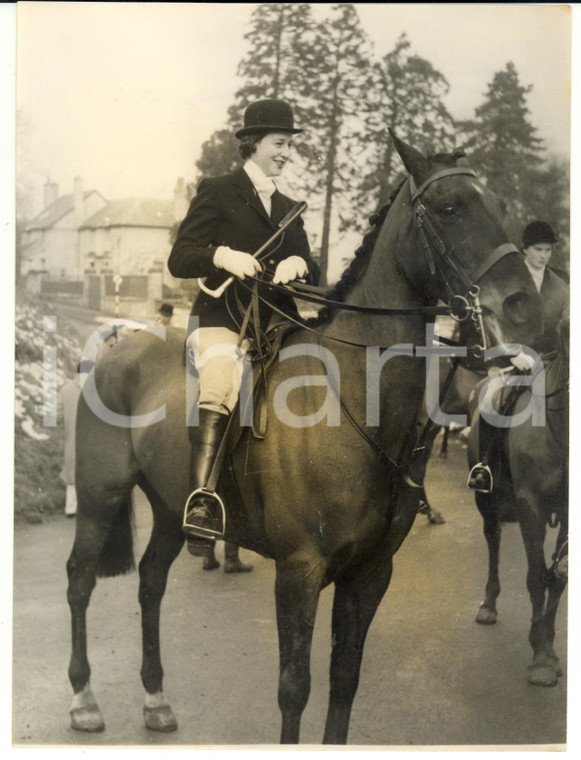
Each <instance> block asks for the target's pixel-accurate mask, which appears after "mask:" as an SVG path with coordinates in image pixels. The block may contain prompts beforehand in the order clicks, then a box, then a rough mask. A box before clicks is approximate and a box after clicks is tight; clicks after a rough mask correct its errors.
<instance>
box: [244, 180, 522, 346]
mask: <svg viewBox="0 0 581 760" xmlns="http://www.w3.org/2000/svg"><path fill="white" fill-rule="evenodd" d="M454 175H467V176H470V177H474V178H476V179H477V175H476V172H474V170H473V169H470V168H469V167H460V166H458V167H451V168H449V169H442V170H441V171H439V172H436V173H435V174H433V175H432V176H431V177H428V179H427V180H425V182H423V183H422V184H421V185H420V187H419V188H416V184H415V182H414V179H413V177H411V176H410V178H409V181H410V190H411V203H412V207H413V210H414V215H415V219H416V224H417V226H418V230H419V234H420V238H421V241H422V246H423V249H424V253H425V257H426V260H427V263H428V268H429V271H430V274H431V275H432V276H436V275H439V276H440V278H441V280H442V282H443V284H444V287H445V289H446V292H447V295H448V303H447V305H445V306H419V307H410V308H403V307H402V308H389V307H380V306H364V305H358V304H347V303H343V302H342V301H334V300H331V299H329V298H327V297H326V295H324V294H325V293H326V292H327V291H325V289H324V288H317V287H314V286H311V285H305V284H303V283H300V282H293V283H291V284H290V285H275V284H274V283H272V282H269V283H268V287H269V288H271V289H274V290H278V291H281V292H284V293H287V294H290V295H292V296H294V297H295V298H300V299H302V300H304V301H308V302H311V303H316V304H318V305H320V306H323V307H328V308H332V309H340V310H343V311H354V312H358V313H362V314H377V315H392V316H440V315H448V316H451V317H452V318H453V319H454V320H455V321H457V322H459V323H462V322H465V321H466V320H468V319H471V320H472V322H473V323H474V327H475V328H476V331H477V334H478V336H479V338H480V341H481V342H480V343H479V344H478V343H477V344H475V345H472V346H467V349H468V350H470V351H472V352H473V355H474V357H475V358H482V356H483V355H484V351H485V350H486V348H487V341H486V332H485V329H484V322H483V313H482V307H481V305H480V299H479V294H480V287H479V286H478V284H477V283H478V281H479V280H480V279H481V278H482V277H483V276H484V275H485V274H486V272H488V271H489V270H490V269H491V268H492V267H493V266H494V265H495V264H496V263H497V262H498V261H499V260H500V259H501V258H503V257H504V256H506V255H507V254H509V253H518V249H517V248H516V246H514V245H513V244H512V243H502V244H501V245H499V246H497V247H496V248H494V249H493V250H492V251H491V252H490V253H489V254H488V255H487V256H486V257H485V258H484V260H483V261H482V262H480V263H479V264H478V265H477V266H476V267H475V268H474V269H473V270H472V271H471V272H468V271H467V270H466V269H465V268H464V267H463V266H462V264H460V262H458V261H457V260H455V258H454V257H453V255H452V252H451V250H450V249H449V248H448V246H447V245H446V243H445V241H444V240H443V239H442V237H441V236H440V234H439V233H438V231H437V229H436V227H435V226H434V224H433V223H432V221H431V219H430V215H429V213H428V210H427V208H426V207H425V205H424V204H423V203H422V195H423V193H424V192H425V190H426V189H427V188H428V187H429V186H430V185H431V184H432V183H433V182H436V181H438V180H440V179H443V178H445V177H450V176H454ZM446 270H447V271H448V272H451V273H452V274H454V275H455V276H456V278H457V279H458V280H459V281H460V282H461V283H462V285H463V287H464V289H465V294H466V295H459V294H457V293H455V292H454V288H453V287H452V285H451V284H450V282H449V279H448V276H447V271H446ZM248 279H250V280H252V281H253V285H252V286H249V285H248V284H246V283H245V282H244V281H243V280H239V281H238V283H239V284H240V285H242V286H243V287H245V288H246V289H247V290H252V291H253V292H255V289H256V287H257V285H258V284H263V283H264V282H265V281H264V280H263V279H261V278H257V277H249V278H248ZM256 299H258V300H260V301H262V302H263V303H265V304H266V305H268V306H269V307H270V308H271V309H272V310H273V311H275V312H276V313H278V314H280V315H281V316H283V317H285V318H286V319H289V320H290V321H291V322H293V323H295V324H297V325H299V326H300V327H302V328H305V329H307V330H308V331H309V332H313V333H315V334H316V335H319V336H320V337H321V338H324V339H326V340H331V341H334V342H337V343H342V344H344V345H349V346H353V347H357V348H365V347H366V344H362V343H356V342H353V341H348V340H345V339H343V338H334V337H332V336H330V335H326V334H325V335H323V334H322V333H321V332H320V331H318V330H315V329H313V328H312V327H310V326H309V325H307V324H306V322H305V321H304V320H300V319H299V320H297V319H295V318H294V317H290V316H289V315H288V314H285V313H284V312H283V311H282V310H280V309H278V308H277V307H276V306H274V304H272V303H271V302H270V301H269V300H268V299H267V298H264V297H263V296H261V295H258V293H255V296H254V298H253V300H254V302H256ZM251 303H252V302H251ZM248 308H251V307H250V306H249V307H248ZM231 316H233V315H232V314H231ZM235 321H236V320H235ZM247 321H248V320H247V318H246V319H245V323H247ZM256 337H257V338H258V336H256ZM438 340H439V341H440V342H441V343H445V344H447V345H452V346H459V345H461V344H460V343H458V342H457V341H453V340H450V339H447V338H442V337H438Z"/></svg>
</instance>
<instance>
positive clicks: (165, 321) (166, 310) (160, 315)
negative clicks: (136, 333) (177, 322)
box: [153, 303, 173, 327]
mask: <svg viewBox="0 0 581 760" xmlns="http://www.w3.org/2000/svg"><path fill="white" fill-rule="evenodd" d="M172 317H173V306H172V305H171V303H162V305H161V306H160V307H159V311H158V312H157V316H156V317H155V319H154V321H153V324H154V325H163V327H167V326H168V325H169V324H171V320H172Z"/></svg>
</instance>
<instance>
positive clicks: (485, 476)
mask: <svg viewBox="0 0 581 760" xmlns="http://www.w3.org/2000/svg"><path fill="white" fill-rule="evenodd" d="M556 242H557V238H556V237H555V233H554V232H553V229H552V227H551V225H550V224H548V223H547V222H543V221H538V220H536V221H534V222H531V223H530V224H527V226H526V227H525V228H524V230H523V235H522V252H523V255H524V258H525V264H526V266H527V269H528V270H529V272H530V273H531V277H532V278H533V282H534V283H535V286H536V288H537V290H538V292H539V294H540V296H541V303H542V311H543V314H542V327H541V334H540V336H539V337H538V338H537V340H536V341H535V344H534V345H533V346H531V348H532V349H533V350H534V351H535V352H536V353H538V354H540V356H541V358H543V357H545V356H547V355H548V354H551V353H552V352H554V351H556V350H557V348H558V342H559V339H558V334H557V325H558V324H559V321H560V319H561V316H562V314H563V311H564V309H565V308H566V307H567V306H568V304H569V286H568V285H567V283H566V282H565V281H564V280H563V279H562V278H561V277H560V276H559V275H558V274H556V273H555V272H554V271H553V270H552V269H550V268H549V266H548V264H549V261H550V260H551V256H552V254H553V246H554V245H555V243H556ZM533 363H534V360H533V357H532V356H531V355H530V354H527V353H526V352H525V351H521V352H520V353H519V354H517V355H516V356H513V357H512V359H511V364H512V365H513V370H512V371H513V372H514V371H515V370H516V371H519V372H524V373H529V372H531V370H532V368H533ZM477 387H479V386H477ZM510 396H511V394H509V395H508V397H507V399H506V403H509V399H510ZM478 417H479V419H478V426H479V429H478V440H479V444H478V445H479V452H480V453H481V455H482V459H481V460H480V461H479V462H478V463H477V464H475V465H474V466H473V467H472V469H471V470H470V474H469V476H468V484H467V485H468V488H472V489H473V490H475V491H480V492H481V493H491V491H492V488H493V482H494V480H493V472H492V470H493V469H494V468H493V467H492V465H491V461H492V458H493V456H494V455H495V453H496V450H497V448H498V440H497V439H499V438H500V436H501V435H502V429H498V428H494V427H493V426H492V425H490V424H489V423H488V422H486V421H485V420H484V419H483V418H482V417H481V416H480V415H478ZM496 431H498V432H496Z"/></svg>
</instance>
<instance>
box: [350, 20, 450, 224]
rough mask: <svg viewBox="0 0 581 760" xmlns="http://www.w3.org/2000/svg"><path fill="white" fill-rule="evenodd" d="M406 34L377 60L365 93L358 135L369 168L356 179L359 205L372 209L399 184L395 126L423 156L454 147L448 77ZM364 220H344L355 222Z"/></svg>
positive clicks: (368, 209)
mask: <svg viewBox="0 0 581 760" xmlns="http://www.w3.org/2000/svg"><path fill="white" fill-rule="evenodd" d="M410 48H411V43H410V41H409V39H408V37H407V35H406V34H405V33H404V34H402V35H401V36H400V37H399V38H398V40H397V41H396V44H395V47H394V48H393V50H391V51H390V52H389V53H387V55H385V56H384V57H383V59H382V60H381V61H380V62H378V63H376V64H374V67H373V84H372V87H371V88H370V89H369V92H368V93H367V95H366V103H365V123H364V125H363V129H362V132H361V134H360V135H359V139H360V141H361V144H362V145H363V144H364V145H366V146H367V153H366V159H365V161H366V165H367V166H368V167H369V171H367V172H366V173H365V174H364V175H363V176H362V177H361V178H360V179H359V183H358V185H359V186H358V191H357V196H356V198H357V200H356V204H355V205H356V207H357V208H358V209H367V212H372V211H373V210H375V209H376V208H377V207H379V206H380V205H382V204H384V203H385V202H386V201H387V198H388V197H389V194H390V192H391V191H392V190H393V188H394V186H395V185H396V184H397V183H398V181H399V179H400V174H401V162H400V160H399V158H398V156H397V154H396V151H395V149H394V147H393V142H392V140H391V138H390V137H389V134H388V128H389V127H392V128H393V129H395V130H396V132H397V134H398V136H400V137H401V138H402V139H403V140H406V141H409V142H411V143H412V144H413V145H414V146H415V147H417V148H418V149H419V150H421V151H422V152H423V153H424V154H431V153H432V154H433V153H437V152H442V151H444V150H447V149H452V148H454V147H456V146H455V137H454V122H453V119H452V117H451V116H450V114H449V113H448V111H447V109H446V107H445V105H444V103H443V98H444V97H445V95H446V94H447V93H448V91H449V84H448V82H447V80H446V78H445V77H444V76H443V75H442V74H441V73H440V72H439V71H437V70H436V69H435V68H434V67H433V66H432V64H431V63H430V62H429V61H427V60H426V59H425V58H421V57H420V56H418V55H415V54H411V52H410ZM364 218H365V214H360V215H359V217H358V218H352V219H348V220H347V219H345V220H344V222H345V221H348V222H349V223H350V224H351V225H353V224H357V225H358V226H359V223H360V222H361V220H362V219H364Z"/></svg>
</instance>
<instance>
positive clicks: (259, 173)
mask: <svg viewBox="0 0 581 760" xmlns="http://www.w3.org/2000/svg"><path fill="white" fill-rule="evenodd" d="M243 168H244V171H245V172H246V174H248V176H249V177H250V181H251V182H252V184H253V185H254V187H255V188H256V189H257V190H258V191H259V192H260V191H261V190H263V191H265V192H270V194H271V195H272V193H274V191H275V190H276V184H275V182H274V180H273V179H272V177H268V176H267V175H266V174H265V173H264V171H263V170H262V169H261V167H260V166H259V165H258V164H257V163H255V162H254V161H253V160H252V159H251V158H249V159H248V160H247V161H246V163H245V164H244V167H243Z"/></svg>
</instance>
